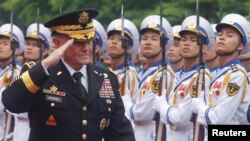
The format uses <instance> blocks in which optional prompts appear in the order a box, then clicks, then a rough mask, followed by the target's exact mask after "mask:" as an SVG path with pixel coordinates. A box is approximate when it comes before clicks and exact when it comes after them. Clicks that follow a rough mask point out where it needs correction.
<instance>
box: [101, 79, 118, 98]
mask: <svg viewBox="0 0 250 141" xmlns="http://www.w3.org/2000/svg"><path fill="white" fill-rule="evenodd" d="M99 95H100V97H101V98H108V99H112V98H115V95H114V92H113V89H112V85H111V83H110V80H109V79H104V81H103V83H102V87H101V89H100V91H99Z"/></svg>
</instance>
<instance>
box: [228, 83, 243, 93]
mask: <svg viewBox="0 0 250 141" xmlns="http://www.w3.org/2000/svg"><path fill="white" fill-rule="evenodd" d="M239 89H240V87H239V86H238V85H237V84H236V83H228V84H227V94H228V95H229V96H234V95H235V94H236V93H237V92H238V91H239Z"/></svg>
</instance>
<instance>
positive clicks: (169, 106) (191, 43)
mask: <svg viewBox="0 0 250 141" xmlns="http://www.w3.org/2000/svg"><path fill="white" fill-rule="evenodd" d="M196 19H197V16H195V15H193V16H189V17H187V18H185V19H184V21H183V22H182V25H181V31H180V32H179V34H180V36H181V41H180V47H181V56H182V57H183V64H184V66H183V69H182V70H181V71H180V75H179V78H176V80H177V82H176V83H175V85H174V88H173V90H172V91H171V93H170V97H169V100H168V101H166V100H165V99H164V98H162V97H158V96H157V97H156V98H155V101H154V109H155V110H156V111H159V112H160V116H161V120H162V122H164V123H166V124H167V132H168V133H167V135H168V136H167V140H178V141H189V140H192V139H193V122H191V121H190V119H191V117H192V113H193V112H192V109H191V100H192V97H193V96H194V95H196V88H197V85H196V84H197V82H196V81H198V76H199V74H198V71H197V70H198V69H199V67H200V64H199V55H202V54H200V49H201V48H206V47H208V48H211V47H212V46H213V43H214V34H213V30H212V27H211V24H210V23H209V22H208V21H207V20H206V19H204V18H203V17H199V21H200V23H199V27H200V29H199V30H198V31H199V34H200V35H201V36H202V37H203V38H204V44H202V46H199V45H197V35H196V34H197V27H196V24H197V23H196ZM204 78H205V80H204V81H205V82H206V83H205V84H204V88H205V91H208V86H209V82H210V74H209V71H206V73H205V75H204Z"/></svg>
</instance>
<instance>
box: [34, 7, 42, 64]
mask: <svg viewBox="0 0 250 141" xmlns="http://www.w3.org/2000/svg"><path fill="white" fill-rule="evenodd" d="M36 23H37V37H38V39H37V47H38V48H39V49H40V50H39V61H40V62H41V61H42V60H43V44H42V42H41V40H42V39H40V9H39V8H37V13H36Z"/></svg>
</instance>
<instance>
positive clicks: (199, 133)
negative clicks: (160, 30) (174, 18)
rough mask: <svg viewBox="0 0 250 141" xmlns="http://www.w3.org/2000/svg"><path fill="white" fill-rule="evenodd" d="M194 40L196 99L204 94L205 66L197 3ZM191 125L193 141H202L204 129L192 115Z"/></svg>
mask: <svg viewBox="0 0 250 141" xmlns="http://www.w3.org/2000/svg"><path fill="white" fill-rule="evenodd" d="M196 16H197V19H196V38H197V45H198V46H199V48H200V49H199V69H198V78H197V81H196V82H197V83H196V95H194V97H196V98H197V97H198V94H200V93H201V92H202V91H203V92H204V77H205V65H204V62H203V59H202V46H203V44H204V40H205V39H204V37H203V36H202V35H201V34H200V31H199V29H200V25H199V24H200V21H199V19H200V16H199V1H198V0H197V1H196ZM191 121H193V125H194V128H193V130H194V141H203V140H204V127H203V126H202V125H200V124H199V123H198V122H197V114H194V113H193V115H192V119H191Z"/></svg>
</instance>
